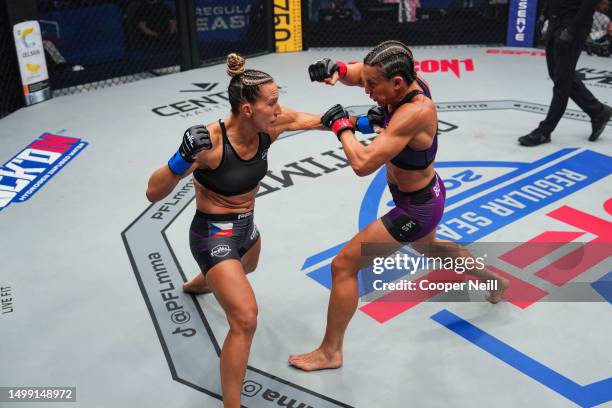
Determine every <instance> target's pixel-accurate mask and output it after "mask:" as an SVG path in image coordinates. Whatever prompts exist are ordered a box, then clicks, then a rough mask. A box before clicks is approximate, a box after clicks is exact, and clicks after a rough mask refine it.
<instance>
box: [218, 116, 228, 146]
mask: <svg viewBox="0 0 612 408" xmlns="http://www.w3.org/2000/svg"><path fill="white" fill-rule="evenodd" d="M219 126H220V127H221V137H222V138H223V144H224V145H226V144H230V142H229V138H228V137H227V130H226V129H225V122H223V119H219Z"/></svg>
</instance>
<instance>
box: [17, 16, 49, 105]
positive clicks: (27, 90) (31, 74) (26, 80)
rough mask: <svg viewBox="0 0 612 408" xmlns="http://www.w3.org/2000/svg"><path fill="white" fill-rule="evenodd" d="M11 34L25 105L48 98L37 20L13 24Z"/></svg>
mask: <svg viewBox="0 0 612 408" xmlns="http://www.w3.org/2000/svg"><path fill="white" fill-rule="evenodd" d="M13 36H14V38H15V48H16V49H17V60H18V62H19V72H20V73H21V83H22V85H23V94H24V96H25V102H26V105H33V104H35V103H39V102H42V101H46V100H47V99H50V98H51V88H50V87H49V74H48V73H47V62H46V60H45V50H44V48H43V42H42V35H41V33H40V25H39V24H38V21H34V20H32V21H24V22H22V23H19V24H15V26H14V27H13Z"/></svg>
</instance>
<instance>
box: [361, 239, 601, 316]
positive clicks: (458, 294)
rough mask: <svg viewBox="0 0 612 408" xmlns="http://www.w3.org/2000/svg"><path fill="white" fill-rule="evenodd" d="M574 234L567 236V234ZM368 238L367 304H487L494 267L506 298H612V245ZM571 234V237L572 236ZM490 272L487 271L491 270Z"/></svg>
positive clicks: (364, 249)
mask: <svg viewBox="0 0 612 408" xmlns="http://www.w3.org/2000/svg"><path fill="white" fill-rule="evenodd" d="M568 237H569V235H568ZM561 238H562V237H561V236H560V235H559V236H558V237H557V239H559V241H557V242H537V241H535V240H534V241H530V242H510V243H508V242H476V243H462V244H454V243H445V244H437V245H431V244H420V245H416V246H414V247H410V246H405V247H402V248H399V245H398V244H373V243H366V244H362V246H361V262H362V265H369V266H368V267H365V268H364V269H362V270H361V280H360V286H361V287H360V294H361V300H362V301H365V302H371V301H378V302H422V301H424V300H427V301H442V302H448V301H451V302H452V301H455V302H470V301H484V300H485V295H487V294H489V293H491V292H496V291H499V290H500V289H501V288H500V287H499V281H497V280H495V279H490V280H487V279H483V278H482V276H483V274H482V272H483V271H485V270H487V271H490V272H493V273H494V274H495V275H497V276H500V277H502V278H504V279H506V280H508V281H509V282H510V286H509V288H508V290H507V291H506V292H505V294H504V299H506V300H509V301H513V302H521V304H522V305H523V306H524V305H525V304H532V303H535V302H537V301H547V302H606V301H608V302H611V303H612V299H610V297H611V296H612V295H611V294H612V272H610V270H611V265H612V264H611V262H610V257H612V242H596V241H590V242H573V241H571V240H568V242H563V241H562V239H561ZM568 239H569V238H568ZM485 276H486V274H485Z"/></svg>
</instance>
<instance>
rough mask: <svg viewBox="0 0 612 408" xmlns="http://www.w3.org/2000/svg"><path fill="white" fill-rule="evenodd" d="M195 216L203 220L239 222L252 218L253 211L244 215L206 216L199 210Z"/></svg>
mask: <svg viewBox="0 0 612 408" xmlns="http://www.w3.org/2000/svg"><path fill="white" fill-rule="evenodd" d="M195 216H196V217H198V218H205V219H207V220H211V221H239V220H245V219H247V218H250V217H252V216H253V211H247V212H245V213H236V214H232V213H229V214H207V213H204V212H202V211H200V210H196V213H195Z"/></svg>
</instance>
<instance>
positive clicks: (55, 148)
mask: <svg viewBox="0 0 612 408" xmlns="http://www.w3.org/2000/svg"><path fill="white" fill-rule="evenodd" d="M87 145H88V143H87V142H85V141H83V140H81V139H77V138H74V137H67V136H58V135H52V134H50V133H45V134H43V135H42V136H40V137H39V138H38V139H36V140H34V141H33V142H32V143H31V144H29V145H28V146H26V148H25V149H23V150H22V151H20V152H19V153H17V154H16V155H15V156H14V157H13V158H12V159H10V160H9V161H8V162H6V163H4V164H3V165H2V166H1V167H0V211H2V210H3V209H4V208H6V207H8V206H9V204H11V203H12V202H15V201H17V202H24V201H26V200H28V199H29V198H30V197H32V196H33V195H34V193H36V192H37V191H38V190H39V189H40V188H41V187H42V186H43V185H44V184H45V183H46V182H47V181H49V180H50V179H51V177H53V176H54V175H55V174H57V172H58V171H60V170H61V169H62V168H63V167H64V166H65V165H66V164H67V163H68V162H69V161H70V160H72V158H73V157H74V156H76V155H77V154H79V153H80V152H81V150H83V149H84V148H85V147H86V146H87Z"/></svg>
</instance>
